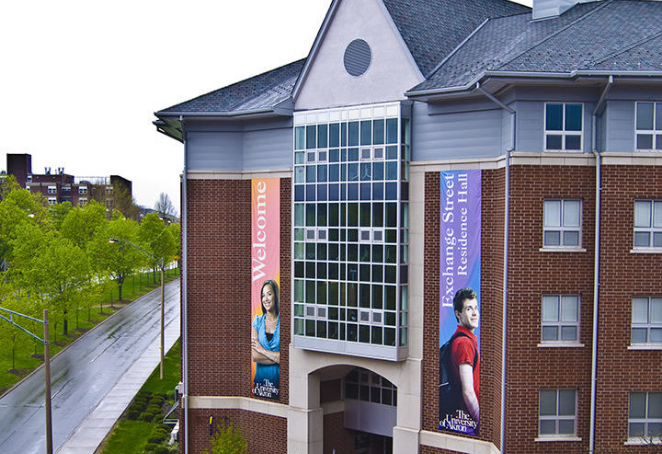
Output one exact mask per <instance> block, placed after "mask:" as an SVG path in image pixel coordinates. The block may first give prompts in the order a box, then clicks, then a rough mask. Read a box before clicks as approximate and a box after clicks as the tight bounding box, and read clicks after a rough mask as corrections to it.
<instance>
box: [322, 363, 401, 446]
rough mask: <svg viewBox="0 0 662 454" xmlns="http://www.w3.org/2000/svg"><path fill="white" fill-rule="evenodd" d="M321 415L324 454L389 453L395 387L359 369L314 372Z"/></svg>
mask: <svg viewBox="0 0 662 454" xmlns="http://www.w3.org/2000/svg"><path fill="white" fill-rule="evenodd" d="M317 374H318V375H319V378H320V405H321V407H322V409H323V413H324V429H323V430H324V450H323V452H324V454H345V453H348V454H391V453H392V452H393V427H394V426H395V425H396V421H397V400H398V397H397V388H396V386H395V385H393V384H392V383H391V382H390V381H389V380H388V379H386V378H385V377H382V376H381V375H379V374H377V373H375V372H372V371H369V370H367V369H363V368H360V367H348V366H337V367H332V368H327V369H325V370H323V371H318V372H317Z"/></svg>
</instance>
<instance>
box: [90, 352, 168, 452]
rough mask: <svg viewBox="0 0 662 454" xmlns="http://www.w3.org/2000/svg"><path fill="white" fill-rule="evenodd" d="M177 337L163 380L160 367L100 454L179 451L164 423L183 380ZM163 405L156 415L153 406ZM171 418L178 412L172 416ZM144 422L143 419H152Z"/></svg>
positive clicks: (107, 439)
mask: <svg viewBox="0 0 662 454" xmlns="http://www.w3.org/2000/svg"><path fill="white" fill-rule="evenodd" d="M180 345H181V344H180V340H177V342H175V344H174V345H173V346H172V348H171V349H170V351H168V353H167V354H166V356H165V359H164V362H163V372H164V373H163V380H161V379H159V368H160V367H159V366H156V368H155V369H154V372H152V375H150V376H149V378H148V379H147V381H146V382H145V384H144V385H143V387H142V388H140V391H138V394H136V397H135V398H134V400H133V402H132V403H131V405H129V407H128V408H127V410H126V411H125V412H124V414H123V415H122V417H121V418H120V420H119V421H118V422H117V424H115V427H114V428H113V430H112V432H111V433H110V434H109V436H108V437H107V438H106V440H105V441H104V442H103V443H102V445H101V447H100V448H99V449H98V450H97V453H98V454H143V453H154V454H161V453H163V454H165V453H170V452H179V447H178V446H177V444H174V445H172V446H168V445H167V442H168V440H169V438H170V435H169V433H170V430H171V429H172V426H165V425H164V424H162V423H161V421H162V420H163V417H164V416H165V413H167V412H168V410H170V408H171V407H172V405H173V403H174V397H175V393H174V389H175V386H177V384H178V383H179V382H180V381H181V346H180ZM157 407H158V408H159V409H160V412H158V413H156V414H152V412H151V411H150V409H155V408H157ZM170 417H171V418H173V417H175V418H176V415H171V416H170ZM150 418H151V420H150V421H143V419H150Z"/></svg>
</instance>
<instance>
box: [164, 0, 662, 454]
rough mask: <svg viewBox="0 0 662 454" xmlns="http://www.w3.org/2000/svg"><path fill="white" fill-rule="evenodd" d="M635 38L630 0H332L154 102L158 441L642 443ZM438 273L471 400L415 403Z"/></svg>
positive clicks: (648, 62)
mask: <svg viewBox="0 0 662 454" xmlns="http://www.w3.org/2000/svg"><path fill="white" fill-rule="evenodd" d="M660 49H662V3H660V2H656V1H630V0H613V1H609V0H607V1H596V2H583V1H577V0H575V1H561V0H534V1H533V9H529V8H525V7H522V6H520V5H516V4H513V3H509V2H507V1H502V0H461V1H460V0H456V1H455V0H425V1H423V0H409V1H404V0H335V1H333V2H332V3H331V6H330V9H329V12H328V14H327V16H326V18H325V20H324V23H323V25H322V28H321V30H320V32H319V34H318V36H317V38H316V40H315V42H314V43H313V44H312V48H311V52H310V54H309V56H308V57H307V58H306V59H305V60H302V61H298V62H294V63H291V64H289V65H286V66H283V67H281V68H277V69H274V70H273V71H270V72H268V73H265V74H262V75H258V76H256V77H254V78H251V79H248V80H245V81H242V82H239V83H237V84H234V85H231V86H228V87H225V88H222V89H219V90H217V91H215V92H212V93H209V94H206V95H202V96H200V97H198V98H195V99H193V100H190V101H186V102H183V103H181V104H178V105H176V106H173V107H170V108H167V109H164V110H161V111H159V112H157V113H156V115H157V117H158V120H157V121H155V125H156V127H157V129H158V130H159V131H160V132H162V133H165V134H167V135H169V136H171V137H172V138H174V139H176V140H179V141H181V142H182V143H183V144H184V152H185V162H186V167H185V169H184V176H185V178H184V179H183V207H184V208H183V246H184V248H183V250H184V253H183V263H184V280H183V296H184V297H183V331H182V332H183V340H184V343H183V345H184V346H183V368H184V371H183V385H184V389H183V399H182V411H181V415H180V418H181V419H180V422H181V424H182V429H183V431H184V434H183V435H182V438H181V446H182V450H183V452H186V453H189V452H190V453H194V452H200V451H201V450H202V449H203V448H205V447H207V446H208V443H209V439H210V434H211V433H212V432H213V430H214V427H215V424H216V423H218V422H223V421H228V420H230V419H232V420H233V421H234V423H235V425H238V426H240V427H241V428H242V430H243V433H244V435H245V437H246V438H247V440H248V445H249V452H251V453H260V454H265V453H284V452H288V453H291V454H304V453H325V454H327V453H328V454H333V453H335V454H340V453H343V454H345V453H350V454H360V453H385V452H394V453H407V454H408V453H421V454H432V453H478V452H481V453H509V454H511V453H513V454H515V453H522V454H524V453H526V454H529V453H577V454H579V453H585V452H593V453H596V454H598V453H607V452H609V453H620V452H623V453H624V452H628V453H630V452H632V453H645V452H651V451H652V449H659V448H660V446H659V444H660V443H661V442H662V440H661V438H660V437H661V432H662V279H660V270H661V269H662V266H661V265H662V255H661V254H662V152H660V150H661V149H662V66H661V62H662V53H661V52H660ZM271 281H273V282H271ZM462 286H471V287H472V288H474V290H476V293H477V294H478V302H479V306H480V324H479V327H478V328H477V329H475V331H474V334H475V336H476V343H477V344H478V350H479V353H480V364H479V371H480V372H479V374H478V378H475V379H474V382H473V383H474V384H476V383H477V382H478V381H479V382H480V385H481V386H480V390H479V392H478V401H479V405H480V416H478V414H477V413H476V414H474V413H475V412H474V411H472V410H469V413H470V414H466V412H463V411H460V410H458V411H457V412H452V413H444V412H442V411H441V407H442V405H443V404H444V403H445V401H444V400H443V398H441V397H440V374H441V372H440V347H441V346H442V345H443V344H444V343H445V342H446V341H447V340H448V339H449V333H451V334H452V332H453V331H454V330H455V329H456V324H457V323H456V320H455V317H454V315H455V314H454V310H453V308H452V303H449V301H450V300H451V299H452V296H453V295H454V294H455V292H456V291H457V290H458V289H459V288H461V287H462ZM272 290H273V291H274V292H275V293H277V294H278V296H279V300H277V301H275V302H274V297H273V296H272V295H271V293H270V291H272ZM272 293H273V292H272ZM274 307H275V308H276V309H274ZM269 323H271V324H272V325H269ZM249 325H252V327H250V326H249ZM274 340H275V341H276V343H279V345H275V344H274V342H275V341H274ZM465 364H466V363H465ZM477 364H478V363H476V364H475V365H472V367H473V370H474V371H477V370H478V365H477ZM274 365H275V366H276V367H275V369H276V371H275V372H273V369H274V367H273V366H274ZM263 366H269V367H271V369H270V371H272V372H269V374H272V375H268V376H267V378H262V377H263V375H264V374H266V373H267V372H266V368H263ZM465 370H466V369H465ZM258 376H259V377H260V378H259V379H258V378H254V377H258Z"/></svg>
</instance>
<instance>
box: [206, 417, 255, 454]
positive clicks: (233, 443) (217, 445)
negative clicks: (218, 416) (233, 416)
mask: <svg viewBox="0 0 662 454" xmlns="http://www.w3.org/2000/svg"><path fill="white" fill-rule="evenodd" d="M216 429H217V430H216V433H215V434H214V435H213V436H212V437H211V453H212V454H246V452H247V450H248V445H247V444H246V440H244V437H243V436H242V435H241V429H240V428H237V429H235V428H234V426H233V423H232V422H230V424H229V425H227V426H225V427H221V426H217V427H216ZM202 452H203V454H209V451H207V450H204V451H202Z"/></svg>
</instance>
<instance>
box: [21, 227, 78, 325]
mask: <svg viewBox="0 0 662 454" xmlns="http://www.w3.org/2000/svg"><path fill="white" fill-rule="evenodd" d="M10 273H11V275H12V276H13V278H14V279H15V280H16V282H17V283H18V284H19V285H20V286H22V287H24V288H27V289H33V290H34V291H35V292H36V293H38V294H40V295H42V296H43V297H44V298H45V299H47V300H48V302H49V306H50V311H51V312H52V313H53V315H54V316H55V317H58V316H60V317H61V318H62V322H63V325H62V326H63V334H64V335H65V336H66V335H67V334H68V333H69V314H70V311H71V310H72V309H77V308H78V306H79V304H80V301H81V297H82V295H83V293H84V292H85V291H86V290H87V287H88V286H89V283H90V266H89V261H88V258H87V255H86V254H85V252H84V251H83V250H82V249H81V248H80V247H78V246H77V245H75V244H74V243H73V242H71V241H70V240H69V239H67V238H63V237H62V236H61V235H60V234H59V233H58V232H57V231H56V230H54V229H50V230H42V229H40V228H39V226H37V225H34V224H26V225H24V226H23V227H22V228H20V229H19V232H18V234H17V237H16V239H15V240H14V260H13V261H12V263H11V271H10ZM55 324H56V323H55Z"/></svg>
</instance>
